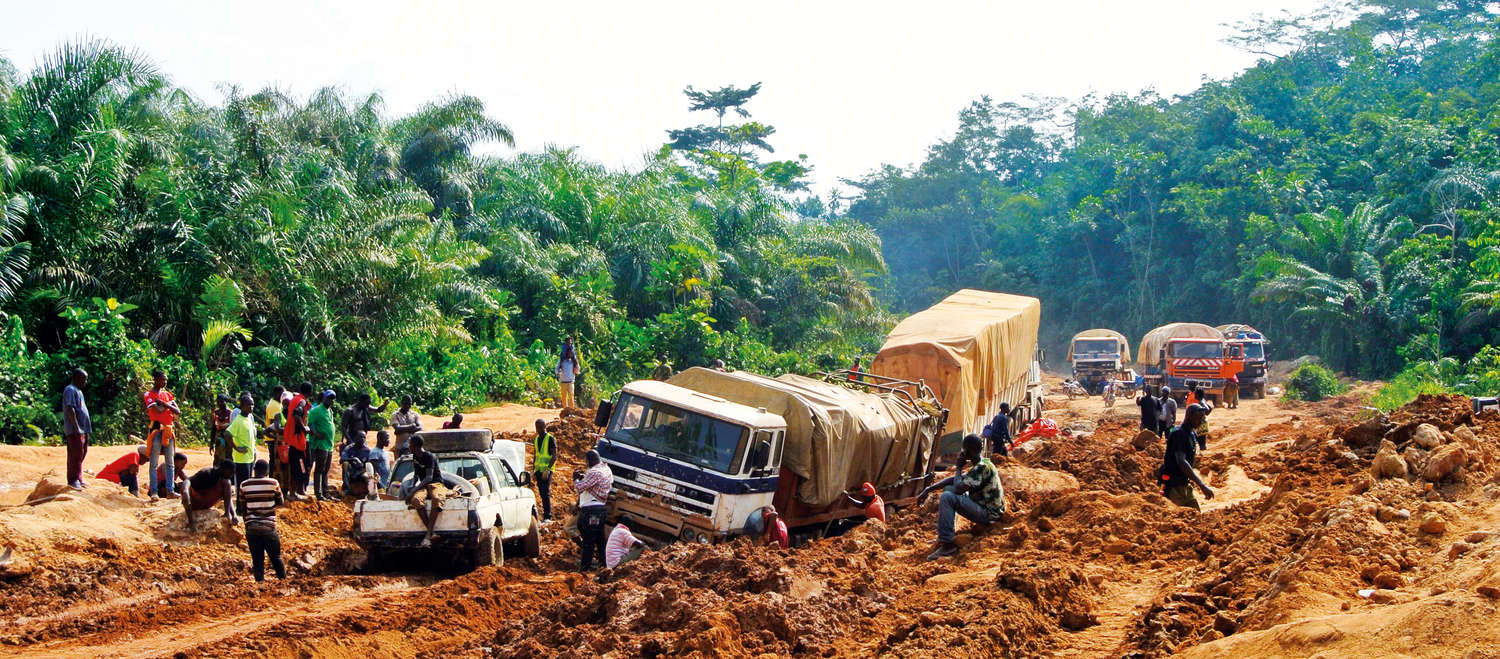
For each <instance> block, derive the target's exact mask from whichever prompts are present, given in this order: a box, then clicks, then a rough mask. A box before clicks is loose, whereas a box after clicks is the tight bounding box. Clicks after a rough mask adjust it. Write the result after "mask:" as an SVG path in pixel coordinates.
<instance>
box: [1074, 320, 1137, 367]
mask: <svg viewBox="0 0 1500 659" xmlns="http://www.w3.org/2000/svg"><path fill="white" fill-rule="evenodd" d="M1079 339H1114V340H1115V344H1116V345H1118V346H1119V349H1118V352H1119V353H1120V361H1122V362H1129V361H1130V339H1127V338H1125V335H1124V334H1121V333H1119V332H1116V331H1114V330H1112V329H1104V328H1102V327H1101V328H1096V329H1090V330H1084V331H1082V332H1079V333H1077V334H1074V335H1073V340H1072V341H1070V342H1069V343H1068V360H1069V361H1072V359H1073V355H1075V354H1078V341H1079Z"/></svg>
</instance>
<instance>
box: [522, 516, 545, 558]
mask: <svg viewBox="0 0 1500 659" xmlns="http://www.w3.org/2000/svg"><path fill="white" fill-rule="evenodd" d="M521 549H522V551H523V552H524V553H523V554H522V555H524V556H525V557H526V558H537V557H539V556H541V555H542V528H541V527H540V526H538V525H537V523H536V518H535V517H532V518H531V526H530V527H528V528H527V529H526V539H525V540H523V541H522V544H521Z"/></svg>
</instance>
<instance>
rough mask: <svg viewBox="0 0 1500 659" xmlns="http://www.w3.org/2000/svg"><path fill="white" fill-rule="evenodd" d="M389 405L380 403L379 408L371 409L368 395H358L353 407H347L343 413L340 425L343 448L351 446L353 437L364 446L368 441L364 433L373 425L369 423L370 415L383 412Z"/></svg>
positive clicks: (388, 402)
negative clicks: (342, 435) (342, 432)
mask: <svg viewBox="0 0 1500 659" xmlns="http://www.w3.org/2000/svg"><path fill="white" fill-rule="evenodd" d="M390 404H391V402H390V401H386V402H384V403H381V404H380V407H373V406H371V405H370V394H360V395H359V400H356V401H355V402H354V404H353V405H350V406H349V409H347V410H345V411H344V418H343V423H342V424H341V425H342V427H343V431H344V442H343V446H349V445H351V444H353V443H354V438H355V437H358V438H359V443H360V444H364V443H365V442H366V441H367V439H368V438H367V437H366V436H365V433H366V432H369V430H370V426H371V425H374V424H373V422H371V421H370V413H371V412H374V413H376V414H379V413H381V412H384V411H385V408H387V407H389V406H390Z"/></svg>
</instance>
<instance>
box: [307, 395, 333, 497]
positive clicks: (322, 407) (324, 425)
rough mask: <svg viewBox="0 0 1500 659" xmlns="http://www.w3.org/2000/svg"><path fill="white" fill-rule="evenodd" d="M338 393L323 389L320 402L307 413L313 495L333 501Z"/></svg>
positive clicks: (308, 455) (308, 448)
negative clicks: (331, 474)
mask: <svg viewBox="0 0 1500 659" xmlns="http://www.w3.org/2000/svg"><path fill="white" fill-rule="evenodd" d="M337 400H338V394H335V393H333V390H332V389H326V390H324V391H323V396H322V398H321V399H320V401H319V403H318V404H317V405H316V406H314V407H313V408H312V410H310V411H309V412H308V413H307V428H308V431H309V433H308V436H307V457H308V459H309V460H310V461H311V462H312V472H313V473H312V479H313V496H314V497H316V498H317V499H318V500H319V501H333V500H334V499H333V496H332V495H330V494H329V493H328V470H329V469H331V468H332V467H333V442H334V439H333V405H334V403H335V402H336V401H337Z"/></svg>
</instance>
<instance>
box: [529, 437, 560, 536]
mask: <svg viewBox="0 0 1500 659" xmlns="http://www.w3.org/2000/svg"><path fill="white" fill-rule="evenodd" d="M531 448H532V452H531V470H532V471H533V472H535V476H536V491H537V495H538V496H539V497H540V498H541V500H542V521H544V522H550V521H552V465H553V464H554V463H555V462H556V461H557V440H555V439H553V438H552V433H549V432H547V422H546V421H544V420H542V419H537V420H536V439H534V440H532V447H531Z"/></svg>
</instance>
